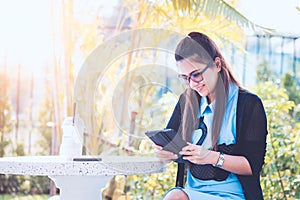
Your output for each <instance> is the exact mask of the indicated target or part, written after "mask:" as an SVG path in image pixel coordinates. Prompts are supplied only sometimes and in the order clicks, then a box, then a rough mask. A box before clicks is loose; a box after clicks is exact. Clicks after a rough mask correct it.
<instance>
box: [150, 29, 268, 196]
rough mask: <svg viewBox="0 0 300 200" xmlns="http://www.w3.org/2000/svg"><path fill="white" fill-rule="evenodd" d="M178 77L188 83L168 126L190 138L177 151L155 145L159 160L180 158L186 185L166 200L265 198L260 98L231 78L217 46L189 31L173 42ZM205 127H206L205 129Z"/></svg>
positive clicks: (264, 129) (264, 133)
mask: <svg viewBox="0 0 300 200" xmlns="http://www.w3.org/2000/svg"><path fill="white" fill-rule="evenodd" d="M175 59H176V61H177V65H178V72H179V74H178V77H179V78H180V79H181V80H182V81H183V82H184V83H185V84H187V85H188V86H189V87H188V88H187V90H186V91H185V92H184V93H183V94H182V95H181V96H180V98H179V101H178V103H177V105H176V107H175V109H174V112H173V114H172V116H171V119H170V121H169V123H168V125H167V127H166V128H172V129H174V130H176V131H177V133H178V134H181V137H182V138H183V139H184V140H186V141H187V142H188V145H187V146H185V147H184V148H182V150H181V151H180V153H179V155H176V154H174V153H172V152H169V151H165V150H163V148H162V147H160V146H155V150H156V154H157V156H158V157H159V158H160V159H161V160H162V161H171V160H175V161H178V160H176V159H177V158H178V156H181V155H182V156H183V157H182V158H183V160H184V161H185V168H186V169H187V174H186V182H185V186H184V188H181V187H175V188H172V189H170V190H169V191H168V192H167V193H166V195H165V196H164V199H165V200H176V199H180V200H188V199H190V200H200V199H209V200H214V199H215V200H221V199H247V200H249V199H251V200H252V199H253V200H259V199H263V195H262V190H261V187H260V180H259V176H260V171H261V169H262V166H263V163H264V157H265V152H266V136H267V120H266V115H265V111H264V107H263V105H262V102H261V100H260V98H259V97H257V96H256V95H255V94H252V93H250V92H248V91H246V90H244V89H242V87H241V85H240V84H239V82H238V81H237V79H236V78H235V77H234V75H233V73H232V71H231V69H230V67H229V66H228V64H227V63H226V61H225V59H224V57H223V56H222V54H221V52H220V50H219V49H218V47H217V46H216V44H215V43H214V42H213V41H212V40H211V39H210V38H209V37H208V36H206V35H204V34H203V33H199V32H191V33H189V35H188V36H187V37H185V38H183V39H182V40H181V41H180V43H179V44H178V45H177V48H176V52H175ZM203 127H204V128H203Z"/></svg>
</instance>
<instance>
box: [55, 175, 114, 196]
mask: <svg viewBox="0 0 300 200" xmlns="http://www.w3.org/2000/svg"><path fill="white" fill-rule="evenodd" d="M49 178H50V179H51V180H53V181H54V183H55V185H56V187H57V188H59V189H60V195H59V196H60V198H59V199H60V200H82V199H86V200H101V199H102V197H101V189H102V188H103V187H104V186H105V185H106V183H107V182H108V181H109V180H110V179H111V178H112V176H49Z"/></svg>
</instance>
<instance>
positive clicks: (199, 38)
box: [175, 32, 241, 150]
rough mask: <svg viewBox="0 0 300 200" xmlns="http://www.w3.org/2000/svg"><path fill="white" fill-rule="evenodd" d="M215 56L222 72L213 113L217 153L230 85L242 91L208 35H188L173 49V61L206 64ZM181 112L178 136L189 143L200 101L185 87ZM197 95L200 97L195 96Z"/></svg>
mask: <svg viewBox="0 0 300 200" xmlns="http://www.w3.org/2000/svg"><path fill="white" fill-rule="evenodd" d="M217 57H219V58H220V61H221V70H220V72H219V75H218V80H217V85H216V103H215V105H216V106H215V111H214V112H215V113H214V117H213V122H212V138H211V140H212V149H214V150H217V145H218V139H219V136H220V130H221V126H222V121H223V116H224V112H225V109H226V102H227V95H228V90H229V84H230V82H232V83H234V84H235V85H237V86H238V87H239V88H241V85H240V83H239V82H238V80H237V79H236V78H235V76H234V74H233V72H232V70H231V68H230V67H229V65H228V64H227V62H226V61H225V59H224V57H223V55H222V54H221V52H220V50H219V48H218V47H217V45H216V44H215V43H214V41H212V40H211V39H210V38H209V37H208V36H207V35H205V34H203V33H199V32H191V33H189V34H188V36H187V37H185V38H183V39H182V40H181V41H180V42H179V44H178V45H177V47H176V50H175V60H176V61H177V62H178V61H181V60H183V59H191V60H193V61H195V62H199V63H203V64H207V63H209V62H210V61H211V60H212V59H213V60H215V59H216V58H217ZM184 95H185V101H184V105H182V106H183V107H184V109H183V111H182V112H183V113H182V124H181V130H180V131H181V134H182V136H183V138H184V139H186V140H187V141H191V138H192V134H193V131H194V130H195V129H196V128H197V126H198V120H197V115H198V111H199V101H200V100H199V99H200V98H198V97H197V95H198V94H197V92H196V91H194V90H192V89H191V88H188V89H187V90H186V92H185V93H184ZM198 96H199V95H198Z"/></svg>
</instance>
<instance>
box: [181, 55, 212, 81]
mask: <svg viewBox="0 0 300 200" xmlns="http://www.w3.org/2000/svg"><path fill="white" fill-rule="evenodd" d="M212 63H214V60H211V61H210V62H209V63H208V64H207V65H206V66H205V67H204V68H203V69H202V70H200V69H196V70H194V71H192V72H191V73H190V74H189V75H188V76H187V75H184V74H178V78H179V79H180V80H181V81H182V82H183V83H184V84H186V85H189V84H190V80H191V79H192V81H194V82H195V83H199V82H201V81H202V80H203V76H202V74H203V73H204V72H205V71H206V70H207V69H208V68H209V67H210V66H211V64H212Z"/></svg>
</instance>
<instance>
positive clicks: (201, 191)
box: [171, 84, 245, 200]
mask: <svg viewBox="0 0 300 200" xmlns="http://www.w3.org/2000/svg"><path fill="white" fill-rule="evenodd" d="M237 100H238V87H237V86H236V85H234V84H230V86H229V93H228V99H227V105H226V110H225V113H224V118H223V123H222V127H221V133H220V138H219V141H218V144H224V143H225V144H226V145H229V144H235V142H236V109H237ZM213 113H214V103H212V104H210V105H208V103H207V98H201V102H200V112H199V116H198V117H200V116H204V123H205V124H206V126H207V137H206V139H205V140H204V142H203V146H204V147H206V148H210V147H211V126H212V118H213ZM201 134H202V130H200V129H198V130H196V131H195V132H194V134H193V138H192V143H194V144H195V143H197V141H198V140H199V139H200V137H201ZM173 189H175V188H173ZM171 190H172V189H171ZM183 190H184V192H185V193H186V194H187V195H188V197H189V199H190V200H200V199H207V200H208V199H209V200H222V199H223V200H224V199H234V200H241V199H245V197H244V193H243V189H242V186H241V184H240V182H239V180H238V178H237V176H236V175H234V174H232V173H231V174H229V176H228V178H227V179H226V180H224V181H215V180H199V179H197V178H195V177H193V176H192V174H191V173H190V171H189V170H188V171H187V181H186V185H185V188H184V189H183Z"/></svg>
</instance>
